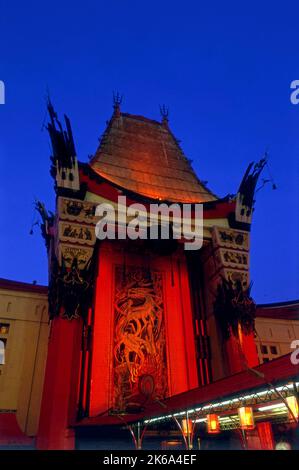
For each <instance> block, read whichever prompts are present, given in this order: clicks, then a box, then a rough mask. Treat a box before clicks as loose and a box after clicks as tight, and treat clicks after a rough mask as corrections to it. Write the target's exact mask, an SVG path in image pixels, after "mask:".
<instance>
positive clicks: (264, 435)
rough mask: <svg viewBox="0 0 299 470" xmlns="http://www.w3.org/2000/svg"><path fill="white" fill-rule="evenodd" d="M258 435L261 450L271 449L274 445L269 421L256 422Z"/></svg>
mask: <svg viewBox="0 0 299 470" xmlns="http://www.w3.org/2000/svg"><path fill="white" fill-rule="evenodd" d="M257 431H258V436H259V438H260V443H261V449H262V450H273V449H274V447H275V442H274V437H273V432H272V424H271V423H270V422H263V423H257Z"/></svg>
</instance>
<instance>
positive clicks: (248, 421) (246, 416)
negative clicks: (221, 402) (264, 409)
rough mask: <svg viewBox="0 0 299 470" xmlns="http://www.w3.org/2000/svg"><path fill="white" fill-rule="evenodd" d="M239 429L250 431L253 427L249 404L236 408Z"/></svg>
mask: <svg viewBox="0 0 299 470" xmlns="http://www.w3.org/2000/svg"><path fill="white" fill-rule="evenodd" d="M238 413H239V419H240V425H241V429H243V430H244V431H250V430H251V429H254V427H255V425H254V418H253V411H252V408H251V406H242V407H241V408H239V409H238Z"/></svg>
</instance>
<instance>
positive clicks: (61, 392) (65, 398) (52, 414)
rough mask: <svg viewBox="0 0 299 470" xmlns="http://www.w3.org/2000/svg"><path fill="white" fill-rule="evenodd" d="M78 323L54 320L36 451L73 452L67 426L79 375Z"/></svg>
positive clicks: (73, 412) (73, 414)
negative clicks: (62, 450)
mask: <svg viewBox="0 0 299 470" xmlns="http://www.w3.org/2000/svg"><path fill="white" fill-rule="evenodd" d="M81 331H82V324H81V320H71V321H69V320H66V319H62V318H60V317H57V318H54V319H53V321H52V325H51V333H50V339H49V347H48V357H47V364H46V373H45V382H44V389H43V398H42V405H41V414H40V422H39V430H38V435H37V439H36V446H37V448H38V449H73V448H74V436H73V431H72V430H71V429H69V426H70V425H71V424H72V423H74V422H75V420H76V404H77V393H78V380H79V372H80V349H81Z"/></svg>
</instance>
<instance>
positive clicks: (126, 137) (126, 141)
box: [90, 109, 217, 203]
mask: <svg viewBox="0 0 299 470" xmlns="http://www.w3.org/2000/svg"><path fill="white" fill-rule="evenodd" d="M90 166H91V167H92V169H93V170H94V171H95V172H96V173H98V174H99V175H100V176H102V177H104V178H105V179H106V180H108V181H110V182H111V183H113V184H116V185H118V186H119V187H122V188H124V189H126V190H129V191H132V192H134V193H137V194H140V195H142V196H146V197H149V198H153V199H159V200H164V201H165V200H167V201H170V202H182V203H192V202H194V203H196V202H197V203H201V202H207V201H215V200H217V197H216V196H215V195H214V194H213V193H212V192H211V191H209V190H208V189H207V188H206V187H205V185H204V184H203V183H202V182H201V181H200V180H199V179H198V177H197V176H196V174H195V172H194V171H193V169H192V167H191V164H190V161H189V160H188V159H187V158H186V156H185V155H184V153H183V151H182V149H181V147H180V145H179V143H178V141H177V139H176V138H175V137H174V135H173V134H172V132H171V130H170V129H169V126H168V122H167V120H165V119H164V120H162V122H158V121H154V120H152V119H148V118H145V117H143V116H137V115H133V114H127V113H121V112H120V111H119V109H116V110H115V112H114V114H113V116H112V118H111V120H110V121H109V123H108V126H107V128H106V130H105V132H104V134H103V136H102V139H101V141H100V145H99V147H98V149H97V151H96V152H95V155H94V156H93V157H92V159H91V161H90Z"/></svg>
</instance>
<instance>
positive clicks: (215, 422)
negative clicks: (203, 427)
mask: <svg viewBox="0 0 299 470" xmlns="http://www.w3.org/2000/svg"><path fill="white" fill-rule="evenodd" d="M207 431H208V433H209V434H219V433H220V422H219V416H218V415H216V414H214V413H212V414H208V415H207Z"/></svg>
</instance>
